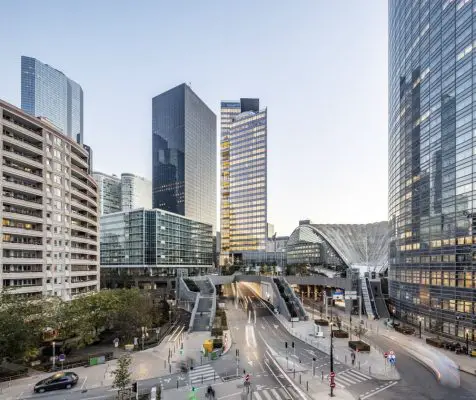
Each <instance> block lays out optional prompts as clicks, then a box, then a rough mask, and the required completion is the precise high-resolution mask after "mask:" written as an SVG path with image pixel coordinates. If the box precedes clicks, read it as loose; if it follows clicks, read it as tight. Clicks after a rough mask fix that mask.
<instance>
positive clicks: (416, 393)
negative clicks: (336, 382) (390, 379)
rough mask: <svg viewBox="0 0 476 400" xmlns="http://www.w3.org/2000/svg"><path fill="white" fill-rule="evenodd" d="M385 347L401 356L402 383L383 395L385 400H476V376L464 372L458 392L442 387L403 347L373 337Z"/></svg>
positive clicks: (390, 341)
mask: <svg viewBox="0 0 476 400" xmlns="http://www.w3.org/2000/svg"><path fill="white" fill-rule="evenodd" d="M372 340H373V341H374V342H375V343H376V344H377V345H378V346H380V347H381V348H386V349H389V348H392V349H393V350H394V351H395V354H396V355H397V369H398V372H399V373H400V376H401V378H402V379H401V381H400V382H399V383H398V384H397V385H395V386H393V387H391V388H389V389H388V390H386V391H385V392H382V393H381V395H382V396H381V397H379V399H380V398H381V399H382V400H396V399H403V398H407V399H411V400H447V399H458V400H470V399H473V400H474V399H475V398H476V377H474V376H473V375H469V374H466V373H461V387H460V388H457V389H454V388H449V387H446V386H443V385H441V384H440V383H438V381H437V380H436V378H435V376H434V375H433V373H432V372H430V371H429V370H428V369H427V368H425V367H424V366H423V365H422V364H420V363H419V362H418V361H416V360H415V359H413V358H412V357H411V356H410V355H409V354H408V353H407V352H406V351H405V349H404V348H403V347H401V346H399V345H398V343H396V342H395V341H392V340H390V339H388V338H386V337H384V336H381V335H372Z"/></svg>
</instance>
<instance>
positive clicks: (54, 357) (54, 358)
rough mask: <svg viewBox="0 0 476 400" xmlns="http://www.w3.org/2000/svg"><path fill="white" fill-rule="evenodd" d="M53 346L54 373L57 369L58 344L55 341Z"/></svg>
mask: <svg viewBox="0 0 476 400" xmlns="http://www.w3.org/2000/svg"><path fill="white" fill-rule="evenodd" d="M51 345H52V346H53V371H54V370H55V369H56V343H55V342H54V341H53V342H52V343H51Z"/></svg>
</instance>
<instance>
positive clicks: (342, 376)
mask: <svg viewBox="0 0 476 400" xmlns="http://www.w3.org/2000/svg"><path fill="white" fill-rule="evenodd" d="M369 379H372V378H371V377H370V376H368V375H365V374H363V373H362V372H359V371H356V370H355V369H347V370H345V371H343V372H339V373H338V374H336V377H335V383H336V385H337V386H340V387H347V386H350V385H355V384H357V383H361V382H364V381H367V380H369Z"/></svg>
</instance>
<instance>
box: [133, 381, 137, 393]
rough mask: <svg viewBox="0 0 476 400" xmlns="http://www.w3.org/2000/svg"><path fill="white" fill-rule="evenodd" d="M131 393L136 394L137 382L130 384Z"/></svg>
mask: <svg viewBox="0 0 476 400" xmlns="http://www.w3.org/2000/svg"><path fill="white" fill-rule="evenodd" d="M132 391H133V392H134V393H137V382H134V383H133V384H132Z"/></svg>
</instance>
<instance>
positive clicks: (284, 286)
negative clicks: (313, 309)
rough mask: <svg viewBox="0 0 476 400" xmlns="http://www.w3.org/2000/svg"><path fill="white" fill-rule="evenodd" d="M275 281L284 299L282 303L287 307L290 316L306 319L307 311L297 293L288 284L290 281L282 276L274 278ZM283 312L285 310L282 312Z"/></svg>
mask: <svg viewBox="0 0 476 400" xmlns="http://www.w3.org/2000/svg"><path fill="white" fill-rule="evenodd" d="M273 281H274V283H275V284H276V286H277V288H278V291H279V294H280V296H281V299H282V300H283V301H282V303H283V304H284V305H285V307H286V311H287V313H288V316H287V317H288V318H289V319H291V318H299V319H302V320H304V319H306V315H307V314H306V312H305V311H304V308H303V307H302V304H301V302H300V301H299V299H298V298H297V297H296V294H295V293H294V291H293V290H292V289H291V287H290V286H289V285H288V283H287V282H286V281H285V280H284V279H282V278H273ZM281 313H282V314H283V312H281Z"/></svg>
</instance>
